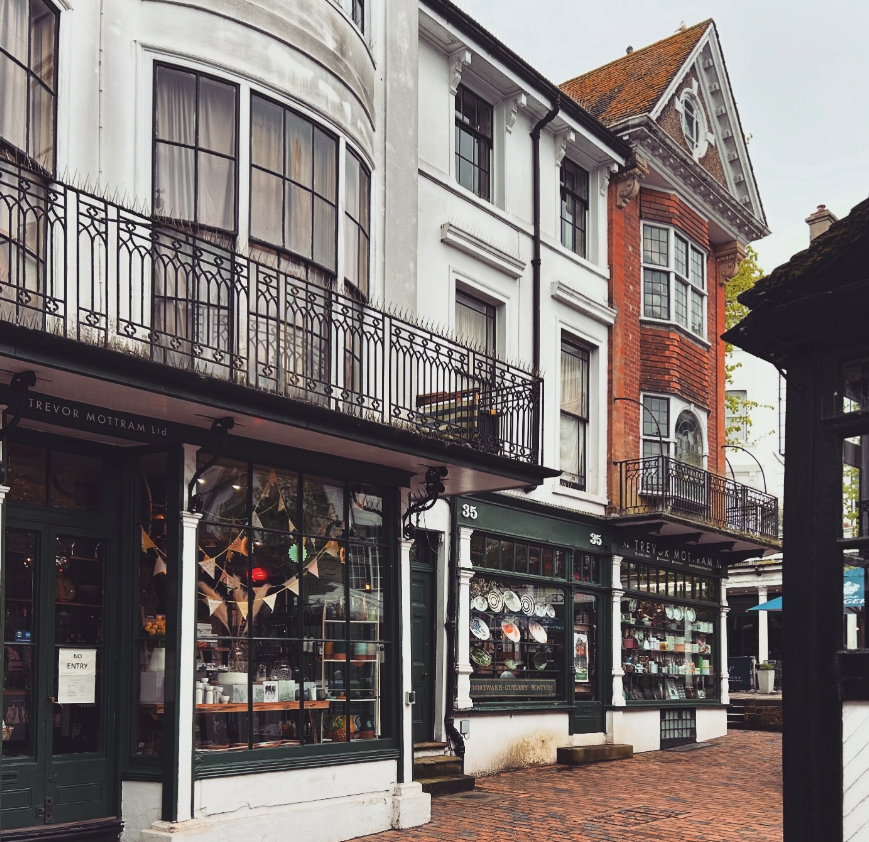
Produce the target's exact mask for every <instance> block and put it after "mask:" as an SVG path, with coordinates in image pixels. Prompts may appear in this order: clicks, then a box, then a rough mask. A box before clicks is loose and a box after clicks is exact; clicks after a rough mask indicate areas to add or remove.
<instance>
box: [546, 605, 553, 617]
mask: <svg viewBox="0 0 869 842" xmlns="http://www.w3.org/2000/svg"><path fill="white" fill-rule="evenodd" d="M546 616H547V617H550V618H551V619H555V606H554V605H552V604H551V603H550V604H549V605H547V606H546Z"/></svg>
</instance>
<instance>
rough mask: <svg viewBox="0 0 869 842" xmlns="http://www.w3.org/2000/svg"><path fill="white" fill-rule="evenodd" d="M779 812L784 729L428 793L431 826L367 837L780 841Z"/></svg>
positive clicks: (408, 840)
mask: <svg viewBox="0 0 869 842" xmlns="http://www.w3.org/2000/svg"><path fill="white" fill-rule="evenodd" d="M707 745H708V744H707ZM781 809H782V803H781V735H780V734H771V733H764V732H755V731H732V732H731V733H730V734H729V735H728V736H727V737H725V738H723V739H722V740H717V741H715V742H714V743H713V744H711V745H708V747H705V748H699V749H695V750H693V751H675V752H674V751H662V752H652V753H647V754H639V755H637V756H635V757H634V758H633V759H631V760H621V761H616V762H612V763H600V764H596V765H593V766H588V767H580V768H577V767H565V766H547V767H543V768H536V769H528V770H525V771H521V772H507V773H503V774H500V775H494V776H492V777H488V778H481V779H479V780H478V781H477V790H476V791H475V792H471V793H466V794H463V795H452V796H445V797H443V798H436V799H434V800H433V801H432V819H433V820H432V823H431V824H429V825H426V826H424V827H420V828H415V829H413V830H407V831H389V832H387V833H381V834H377V835H375V836H369V837H366V840H368V842H392V840H399V839H400V840H402V842H446V840H468V842H565V840H576V842H585V840H588V842H781V840H782V818H781Z"/></svg>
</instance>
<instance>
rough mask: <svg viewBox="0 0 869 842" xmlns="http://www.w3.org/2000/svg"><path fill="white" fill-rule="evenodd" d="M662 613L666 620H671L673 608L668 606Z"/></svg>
mask: <svg viewBox="0 0 869 842" xmlns="http://www.w3.org/2000/svg"><path fill="white" fill-rule="evenodd" d="M664 613H665V614H666V615H667V619H668V620H672V619H673V606H672V605H668V606H667V607H666V608H665V609H664Z"/></svg>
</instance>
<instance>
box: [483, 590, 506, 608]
mask: <svg viewBox="0 0 869 842" xmlns="http://www.w3.org/2000/svg"><path fill="white" fill-rule="evenodd" d="M487 599H488V600H489V608H491V609H492V610H493V611H500V610H501V609H502V608H503V607H504V596H503V595H502V594H501V592H500V591H498V590H495V589H494V588H492V590H490V591H489V594H488V596H487Z"/></svg>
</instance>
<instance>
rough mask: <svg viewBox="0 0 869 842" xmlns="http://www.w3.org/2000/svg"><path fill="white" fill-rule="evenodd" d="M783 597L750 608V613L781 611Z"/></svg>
mask: <svg viewBox="0 0 869 842" xmlns="http://www.w3.org/2000/svg"><path fill="white" fill-rule="evenodd" d="M781 599H782V598H781V597H780V596H777V597H776V598H775V599H771V600H770V601H769V602H761V603H760V605H755V606H754V607H753V608H749V609H748V610H749V611H781Z"/></svg>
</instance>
